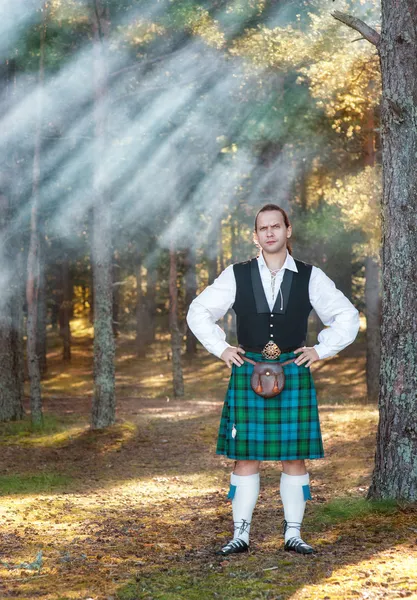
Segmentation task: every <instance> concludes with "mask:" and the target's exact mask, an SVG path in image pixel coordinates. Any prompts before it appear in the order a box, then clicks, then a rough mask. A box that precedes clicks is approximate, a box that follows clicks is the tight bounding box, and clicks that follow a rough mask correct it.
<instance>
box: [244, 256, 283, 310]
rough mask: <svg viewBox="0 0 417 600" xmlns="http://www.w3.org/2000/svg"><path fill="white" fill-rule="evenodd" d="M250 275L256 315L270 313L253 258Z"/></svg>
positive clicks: (256, 264) (256, 261) (255, 260)
mask: <svg viewBox="0 0 417 600" xmlns="http://www.w3.org/2000/svg"><path fill="white" fill-rule="evenodd" d="M250 274H251V279H252V289H253V295H254V297H255V303H256V312H257V313H258V314H259V313H269V312H271V311H270V310H269V306H268V302H267V300H266V296H265V292H264V287H263V285H262V280H261V276H260V273H259V267H258V260H257V259H256V258H254V259H253V260H252V262H251V270H250ZM277 312H278V311H277Z"/></svg>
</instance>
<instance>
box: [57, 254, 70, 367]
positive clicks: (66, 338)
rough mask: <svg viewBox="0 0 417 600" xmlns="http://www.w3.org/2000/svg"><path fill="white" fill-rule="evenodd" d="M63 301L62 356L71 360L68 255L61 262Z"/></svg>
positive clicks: (61, 323)
mask: <svg viewBox="0 0 417 600" xmlns="http://www.w3.org/2000/svg"><path fill="white" fill-rule="evenodd" d="M61 285H62V302H61V306H60V307H59V330H60V335H61V337H62V345H63V348H62V358H63V360H64V361H69V360H71V315H72V282H71V276H70V265H69V260H68V256H67V255H65V257H64V258H63V260H62V264H61Z"/></svg>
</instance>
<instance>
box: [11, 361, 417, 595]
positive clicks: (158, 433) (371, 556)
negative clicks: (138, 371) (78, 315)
mask: <svg viewBox="0 0 417 600" xmlns="http://www.w3.org/2000/svg"><path fill="white" fill-rule="evenodd" d="M158 368H160V367H159V366H158ZM218 368H219V367H218V365H217V364H216V365H215V366H214V367H213V363H212V361H205V359H204V360H203V361H202V362H201V370H200V373H205V374H204V378H205V379H204V380H203V381H202V380H201V379H200V380H199V381H195V382H194V383H193V385H195V386H197V385H198V386H200V388H201V386H203V389H205V390H208V391H207V393H205V394H204V396H203V395H202V394H201V393H200V394H199V395H197V394H195V395H194V396H192V393H193V391H191V392H190V393H189V395H188V396H187V398H186V399H185V400H181V401H179V400H174V399H172V398H170V397H169V396H168V397H167V395H163V396H162V395H160V396H159V397H153V398H152V397H149V396H148V397H143V396H142V397H141V396H139V395H137V396H135V395H134V394H132V393H131V392H132V390H133V389H134V388H133V383H132V384H131V383H130V380H129V377H130V376H131V375H130V374H129V372H128V371H126V372H125V373H123V372H122V373H121V374H120V375H119V376H121V377H125V378H126V380H125V386H126V387H125V388H124V391H123V392H122V393H121V394H120V397H119V401H118V415H117V416H118V422H117V425H116V426H114V427H113V428H110V429H109V430H107V431H104V432H97V431H96V432H93V431H90V430H89V429H88V417H89V410H90V401H89V398H88V395H87V396H84V395H79V396H76V395H71V396H68V395H65V394H64V393H61V394H58V393H57V392H56V391H55V392H54V393H52V394H51V393H50V394H49V397H48V398H47V400H46V402H45V406H46V409H47V411H48V413H49V414H50V415H56V421H55V424H53V425H52V426H51V431H49V432H47V433H37V434H36V433H31V434H27V433H26V434H24V435H23V434H22V432H20V433H19V432H16V431H14V432H13V431H12V430H10V429H9V430H7V428H6V429H5V430H4V431H3V437H2V442H1V445H0V477H1V478H2V479H0V481H2V482H3V486H4V485H5V484H4V482H5V481H6V482H7V481H9V484H10V485H11V483H10V481H11V480H12V479H13V477H16V476H18V477H20V479H19V481H20V482H22V481H23V482H25V481H26V484H27V486H28V487H27V489H26V490H22V489H21V490H20V491H19V490H17V491H14V492H13V493H6V494H5V495H3V496H2V497H1V501H0V511H1V512H0V561H2V562H3V564H2V565H0V578H1V582H0V597H1V598H2V599H3V598H4V599H8V598H15V599H21V600H23V599H24V600H29V599H30V600H32V599H34V598H42V599H45V600H52V599H54V600H58V599H60V600H69V599H87V598H92V599H94V600H105V599H106V600H110V599H113V600H116V599H119V600H135V599H142V598H143V599H149V600H150V599H163V600H171V599H181V598H184V599H190V600H191V599H194V598H195V599H197V598H198V600H205V599H206V598H221V599H226V600H227V599H229V598H230V599H232V598H269V599H276V600H278V599H287V598H294V599H302V598H303V599H311V598H321V599H325V598H328V599H333V598H335V599H336V598H337V599H339V598H369V599H371V598H400V597H413V598H417V580H416V573H417V543H416V538H417V509H416V507H412V506H408V507H395V506H394V507H393V506H391V505H379V506H369V504H367V503H366V502H365V501H364V496H365V493H366V489H367V486H368V484H369V480H370V475H371V469H372V462H373V454H374V444H375V430H376V423H377V411H376V408H375V407H373V406H367V405H364V404H363V403H359V401H360V399H361V392H362V393H363V385H364V384H363V356H361V355H359V356H353V355H347V356H345V357H343V358H341V359H336V360H334V361H332V362H330V361H329V362H327V363H326V362H325V363H323V364H322V365H320V368H319V369H318V370H317V373H316V381H317V385H318V388H319V391H320V392H321V397H322V402H321V407H320V413H321V423H322V430H323V437H324V443H325V451H326V457H325V459H323V460H320V461H310V463H309V465H308V468H309V471H310V473H311V479H312V486H311V487H312V494H313V502H310V503H308V508H307V512H306V518H305V526H304V532H305V538H306V539H307V540H308V541H309V542H310V543H311V544H312V545H314V546H315V547H316V548H317V550H318V551H319V552H318V554H317V555H315V556H313V557H302V556H297V555H292V554H289V553H285V552H283V550H282V535H281V520H282V507H281V503H280V499H279V494H278V489H279V476H280V469H279V468H278V465H275V464H271V463H266V464H265V465H264V468H263V470H262V489H261V494H260V499H259V502H258V505H257V508H256V513H255V515H254V521H253V527H252V539H251V552H250V554H249V555H245V556H235V557H232V558H230V559H228V560H221V559H219V558H218V557H216V556H215V555H214V553H213V551H214V550H215V549H217V548H218V547H219V546H220V545H222V543H223V542H225V541H226V540H228V539H229V537H230V532H231V519H230V503H229V502H228V501H227V500H226V494H227V489H228V481H229V472H230V467H231V461H228V460H226V459H224V458H223V457H219V456H216V455H215V451H214V448H215V439H216V432H217V426H218V421H219V415H220V411H221V406H222V399H221V395H220V393H219V390H218V389H216V388H214V387H210V386H214V383H213V381H214V379H215V378H216V376H217V377H218V375H219V373H220V372H219V373H217V372H216V369H218ZM213 369H214V372H213ZM193 372H194V373H195V372H196V365H195V364H194V365H192V364H190V365H189V366H188V367H187V370H186V377H187V378H188V379H189V381H190V382H193V377H192V373H193ZM53 377H56V375H53V376H52V381H53ZM132 377H133V376H132ZM163 377H165V373H163ZM225 377H227V374H226V375H225V374H224V372H222V373H221V378H225ZM337 378H338V380H339V383H338V385H337V386H336V385H335V380H336V381H337ZM128 380H129V381H128ZM205 384H206V385H205ZM330 384H331V385H330ZM54 385H55V384H54ZM216 385H218V383H217V384H216ZM355 386H356V387H355ZM189 387H190V386H189ZM352 390H355V393H353V392H352ZM194 393H195V389H194ZM30 477H32V479H30ZM33 477H35V480H33ZM36 477H37V479H36ZM40 550H42V561H43V562H42V566H41V568H40V570H38V571H36V570H33V571H30V570H28V569H27V568H23V567H22V566H20V567H19V568H11V567H15V566H18V565H21V563H24V562H26V563H32V562H33V561H34V560H35V558H36V556H37V554H38V552H39V551H40ZM4 563H7V565H5V564H4Z"/></svg>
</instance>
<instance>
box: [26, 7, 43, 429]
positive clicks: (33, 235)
mask: <svg viewBox="0 0 417 600" xmlns="http://www.w3.org/2000/svg"><path fill="white" fill-rule="evenodd" d="M43 15H44V16H43V22H42V26H41V34H40V59H39V77H38V106H37V116H36V130H35V148H34V155H33V180H32V197H31V200H30V215H31V216H30V242H29V253H28V265H27V283H26V301H27V311H28V316H27V361H28V374H29V382H30V410H31V418H32V422H33V423H34V424H40V423H42V421H43V416H42V395H41V372H40V366H39V357H38V354H37V333H38V301H39V283H40V270H41V264H40V239H39V223H38V220H39V217H38V211H39V195H40V190H39V186H40V160H41V144H42V93H43V81H44V58H45V38H46V18H47V16H46V15H47V3H46V2H45V3H44V5H43Z"/></svg>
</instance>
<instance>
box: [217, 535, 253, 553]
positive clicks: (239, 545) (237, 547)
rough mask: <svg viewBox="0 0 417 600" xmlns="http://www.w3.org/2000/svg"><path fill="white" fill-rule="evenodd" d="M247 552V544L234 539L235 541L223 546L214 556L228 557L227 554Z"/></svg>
mask: <svg viewBox="0 0 417 600" xmlns="http://www.w3.org/2000/svg"><path fill="white" fill-rule="evenodd" d="M248 550H249V546H248V544H247V543H246V542H244V541H243V540H241V539H239V538H236V539H235V540H231V541H230V542H229V543H228V544H226V546H223V548H221V549H220V550H218V551H217V552H216V554H217V555H219V556H229V554H239V553H240V552H247V551H248Z"/></svg>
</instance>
